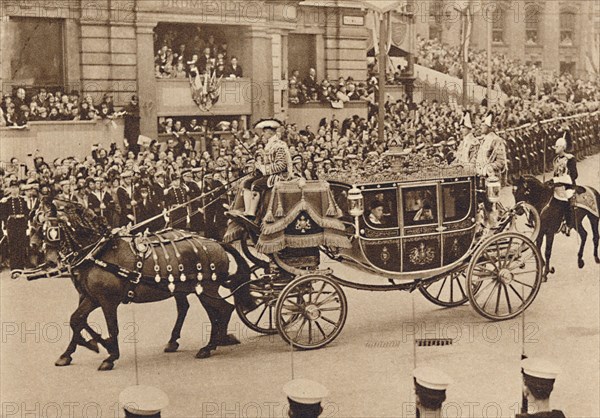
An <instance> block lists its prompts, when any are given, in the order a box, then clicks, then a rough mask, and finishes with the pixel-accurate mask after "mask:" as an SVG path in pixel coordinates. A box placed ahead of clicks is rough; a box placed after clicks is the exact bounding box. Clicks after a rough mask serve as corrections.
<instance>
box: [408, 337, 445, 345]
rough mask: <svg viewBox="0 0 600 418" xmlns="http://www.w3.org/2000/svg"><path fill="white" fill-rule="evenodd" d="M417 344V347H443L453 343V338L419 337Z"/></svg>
mask: <svg viewBox="0 0 600 418" xmlns="http://www.w3.org/2000/svg"><path fill="white" fill-rule="evenodd" d="M415 344H416V345H417V347H441V346H446V345H452V338H417V339H416V340H415Z"/></svg>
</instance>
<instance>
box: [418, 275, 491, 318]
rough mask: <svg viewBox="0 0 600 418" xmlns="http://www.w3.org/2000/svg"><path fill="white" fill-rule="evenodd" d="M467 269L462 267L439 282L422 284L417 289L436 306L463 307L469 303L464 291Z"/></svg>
mask: <svg viewBox="0 0 600 418" xmlns="http://www.w3.org/2000/svg"><path fill="white" fill-rule="evenodd" d="M467 267H468V266H462V267H460V268H459V269H458V270H456V271H452V272H451V273H449V274H448V275H446V276H445V277H444V278H442V279H440V280H436V281H433V282H430V283H427V284H424V285H423V286H421V287H419V291H420V292H421V294H423V296H425V299H427V300H428V301H430V302H432V303H434V304H436V305H438V306H443V307H445V308H455V307H457V306H461V305H464V304H465V303H467V302H468V301H469V297H468V296H467V290H466V289H467ZM480 285H481V284H480ZM476 291H477V290H475V292H476Z"/></svg>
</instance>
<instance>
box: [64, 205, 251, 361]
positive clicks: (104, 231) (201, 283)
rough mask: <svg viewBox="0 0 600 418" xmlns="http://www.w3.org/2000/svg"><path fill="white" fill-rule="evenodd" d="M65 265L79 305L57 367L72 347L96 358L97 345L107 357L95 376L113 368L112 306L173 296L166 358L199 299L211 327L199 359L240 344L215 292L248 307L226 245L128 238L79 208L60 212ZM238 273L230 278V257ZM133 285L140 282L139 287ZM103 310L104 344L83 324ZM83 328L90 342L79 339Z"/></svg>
mask: <svg viewBox="0 0 600 418" xmlns="http://www.w3.org/2000/svg"><path fill="white" fill-rule="evenodd" d="M58 223H59V225H60V230H61V249H60V254H61V258H62V262H63V263H64V264H65V265H67V266H68V268H69V271H70V273H71V276H72V280H73V284H74V285H75V288H76V289H77V291H78V292H79V306H78V307H77V309H76V310H75V312H74V313H73V314H72V315H71V320H70V325H71V328H72V330H73V337H72V339H71V341H70V343H69V346H68V347H67V349H66V351H65V352H64V353H63V354H62V355H61V356H60V358H59V359H58V360H57V361H56V363H55V364H56V365H57V366H67V365H69V364H70V363H71V361H72V357H71V355H72V354H73V353H74V352H75V350H76V348H77V345H81V346H83V347H86V348H89V349H91V350H93V351H96V352H98V343H100V344H101V345H102V346H104V347H105V348H106V350H107V351H108V353H109V357H108V358H106V359H105V360H104V361H103V362H102V364H101V365H100V367H99V370H111V369H112V368H113V367H114V362H115V360H117V359H118V358H119V355H120V354H119V345H118V339H117V337H118V332H119V327H118V321H117V308H118V306H119V305H120V304H121V303H122V302H129V301H131V302H134V303H147V302H155V301H160V300H164V299H168V298H170V297H174V298H175V299H176V302H177V313H178V315H177V321H176V324H175V327H174V329H173V331H172V333H171V339H170V340H169V343H168V345H167V347H166V348H165V351H166V352H171V351H175V350H176V349H177V347H178V343H177V340H178V339H179V337H180V332H181V327H182V325H183V321H184V319H185V315H186V313H187V310H188V307H189V303H188V301H187V296H188V295H189V294H191V293H195V294H197V296H198V298H199V300H200V302H201V304H202V306H203V307H204V308H205V310H206V312H207V314H208V317H209V319H210V322H211V334H210V339H209V342H208V344H207V345H206V346H205V347H203V348H201V349H200V350H199V351H198V353H197V354H196V357H197V358H206V357H209V356H210V354H211V351H213V350H215V349H216V348H217V347H219V346H227V345H233V344H239V341H238V340H237V339H235V338H234V337H233V336H231V335H227V326H228V324H229V320H230V318H231V314H232V312H233V310H234V306H233V305H231V304H229V303H227V302H226V301H225V300H224V299H223V298H221V296H220V295H219V293H218V291H219V288H220V287H221V286H223V287H225V288H228V289H232V290H234V292H233V293H234V298H235V299H236V300H237V301H238V302H239V303H240V304H241V305H242V306H245V307H247V308H248V309H252V304H253V301H252V299H251V297H250V293H249V290H248V286H247V285H245V283H247V282H248V281H249V280H250V267H249V266H248V263H247V262H246V260H245V259H244V258H243V257H242V256H241V255H240V253H239V252H238V251H237V250H235V249H234V248H233V247H231V246H230V245H228V244H223V243H219V242H216V241H214V240H209V239H206V238H203V237H201V236H199V235H196V234H190V233H187V232H183V231H177V230H165V231H161V232H157V233H155V234H138V235H136V236H132V235H129V234H127V232H126V230H121V231H119V232H118V233H116V232H115V233H112V232H111V231H109V230H108V228H107V227H106V225H105V224H104V223H103V222H101V219H100V220H99V219H98V217H95V215H94V214H93V213H92V212H91V211H88V210H87V209H85V208H83V207H82V206H79V205H77V204H73V205H67V206H66V208H65V209H64V210H63V211H62V212H61V213H59V216H58ZM228 255H229V256H231V258H232V259H233V261H234V263H235V265H236V271H235V273H233V274H229V267H230V259H229V257H228ZM136 282H137V283H136ZM98 307H100V308H101V309H102V311H103V314H104V317H105V319H106V324H107V327H108V334H109V336H108V338H107V339H103V338H102V337H101V336H100V335H99V334H97V333H96V332H95V331H94V330H93V329H91V327H90V326H89V325H88V324H87V318H88V316H89V314H90V313H91V312H92V311H94V310H95V309H96V308H98ZM84 329H85V330H86V331H87V332H88V333H89V334H90V336H91V337H92V339H91V340H89V341H86V340H85V339H84V338H83V336H82V335H81V331H82V330H84Z"/></svg>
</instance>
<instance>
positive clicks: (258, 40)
mask: <svg viewBox="0 0 600 418" xmlns="http://www.w3.org/2000/svg"><path fill="white" fill-rule="evenodd" d="M244 43H245V45H246V48H245V51H246V54H245V58H246V60H245V62H246V63H248V64H247V65H249V68H247V69H244V72H245V74H244V75H245V76H247V77H250V78H251V79H252V89H251V91H248V90H249V89H246V92H245V94H252V120H251V121H250V123H251V124H252V123H254V122H256V121H257V120H259V119H261V118H270V117H273V111H274V109H273V60H272V47H271V35H270V34H269V33H267V32H266V30H265V29H263V28H248V30H247V32H246V37H245V39H244Z"/></svg>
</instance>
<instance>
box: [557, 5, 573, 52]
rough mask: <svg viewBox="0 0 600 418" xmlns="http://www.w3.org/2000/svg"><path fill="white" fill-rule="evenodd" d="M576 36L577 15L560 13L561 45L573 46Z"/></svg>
mask: <svg viewBox="0 0 600 418" xmlns="http://www.w3.org/2000/svg"><path fill="white" fill-rule="evenodd" d="M574 34H575V13H573V12H561V13H560V44H561V45H563V46H571V45H573V39H574Z"/></svg>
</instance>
